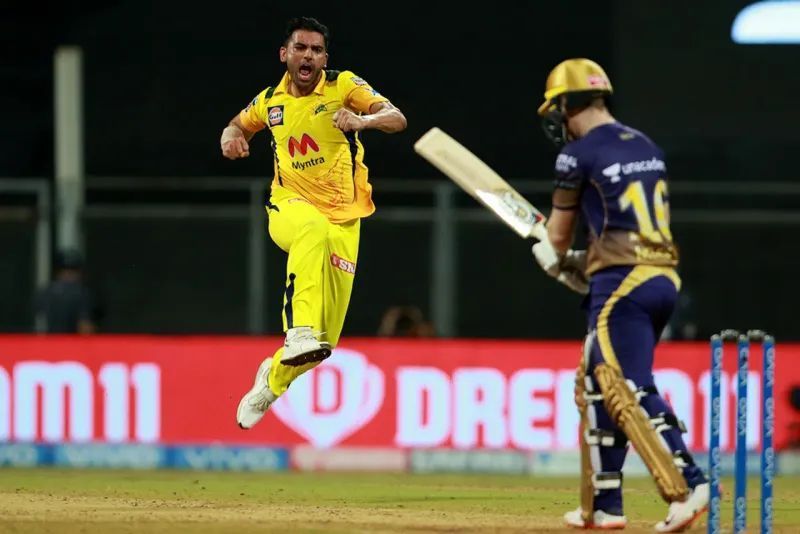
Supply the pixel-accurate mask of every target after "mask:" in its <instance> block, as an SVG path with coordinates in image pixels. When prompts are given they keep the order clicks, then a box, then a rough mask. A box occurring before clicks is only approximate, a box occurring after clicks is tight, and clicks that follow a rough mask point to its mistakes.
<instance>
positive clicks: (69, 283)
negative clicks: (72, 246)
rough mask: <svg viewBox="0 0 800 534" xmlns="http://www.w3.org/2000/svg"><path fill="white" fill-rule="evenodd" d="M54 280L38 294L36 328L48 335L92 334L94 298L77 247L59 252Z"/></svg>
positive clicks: (94, 327) (35, 309) (94, 328)
mask: <svg viewBox="0 0 800 534" xmlns="http://www.w3.org/2000/svg"><path fill="white" fill-rule="evenodd" d="M55 268H56V272H55V276H54V277H53V280H52V281H51V282H50V284H48V285H47V286H46V287H44V288H43V289H41V290H40V291H39V293H38V294H37V295H36V300H35V303H34V313H35V314H36V317H35V325H36V331H37V332H41V333H47V334H92V333H94V332H95V331H96V329H97V328H96V326H95V324H94V321H93V319H92V299H91V294H90V292H89V288H88V287H86V285H85V284H84V283H83V272H82V271H83V258H82V257H81V254H80V253H79V252H78V251H76V250H62V251H60V252H59V253H58V254H57V255H56V264H55Z"/></svg>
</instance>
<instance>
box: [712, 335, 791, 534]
mask: <svg viewBox="0 0 800 534" xmlns="http://www.w3.org/2000/svg"><path fill="white" fill-rule="evenodd" d="M726 341H736V342H737V343H736V348H737V354H738V359H737V361H738V367H737V373H736V427H735V428H736V440H735V443H736V449H735V459H734V493H735V494H734V508H733V532H735V533H737V534H738V533H741V532H745V529H746V527H747V372H748V369H749V365H748V359H749V356H750V342H751V341H755V342H761V348H762V352H763V365H764V367H763V372H762V381H761V418H762V421H761V532H762V533H771V532H772V482H773V478H774V476H775V449H774V448H773V444H772V438H773V431H774V426H775V401H774V398H773V385H774V382H775V339H774V338H773V337H772V336H770V335H768V334H766V333H765V332H762V331H761V330H748V331H747V333H746V334H740V333H739V332H738V331H736V330H723V331H722V332H720V333H719V334H715V335H713V336H711V388H710V389H711V394H710V397H711V414H710V422H711V429H710V432H709V451H708V452H709V454H708V457H709V469H708V471H709V478H710V499H709V510H708V532H709V534H711V533H714V534H717V533H719V532H720V502H721V496H720V487H719V481H720V462H721V452H720V445H719V437H720V423H721V405H720V394H721V379H722V362H723V343H724V342H726Z"/></svg>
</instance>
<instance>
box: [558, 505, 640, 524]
mask: <svg viewBox="0 0 800 534" xmlns="http://www.w3.org/2000/svg"><path fill="white" fill-rule="evenodd" d="M564 522H565V523H566V524H567V525H568V526H570V527H573V528H584V529H593V530H620V529H623V528H625V525H627V524H628V519H627V518H626V517H625V516H624V515H612V514H607V513H605V512H604V511H602V510H595V511H594V514H593V515H592V522H591V523H589V524H588V525H587V524H585V523H584V522H583V517H582V516H581V508H580V507H578V508H576V509H575V510H570V511H569V512H567V513H566V514H564Z"/></svg>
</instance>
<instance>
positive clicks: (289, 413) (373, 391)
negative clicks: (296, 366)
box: [271, 349, 385, 447]
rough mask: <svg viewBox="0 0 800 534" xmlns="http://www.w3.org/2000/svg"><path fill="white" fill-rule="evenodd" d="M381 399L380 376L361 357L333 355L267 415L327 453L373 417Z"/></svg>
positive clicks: (349, 352)
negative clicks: (322, 448)
mask: <svg viewBox="0 0 800 534" xmlns="http://www.w3.org/2000/svg"><path fill="white" fill-rule="evenodd" d="M384 393H385V377H384V374H383V371H381V370H380V369H379V368H378V367H377V366H375V365H373V364H371V363H370V362H369V360H367V358H366V356H364V355H363V354H361V353H360V352H356V351H354V350H349V349H336V350H335V351H334V352H333V355H332V357H331V358H328V359H327V360H325V361H324V362H322V363H321V364H320V365H318V366H317V367H315V368H314V369H312V370H311V371H309V372H307V373H305V374H304V375H302V376H301V377H299V378H298V379H297V380H295V381H294V382H292V387H291V388H289V389H288V390H287V391H286V393H284V394H283V395H282V396H281V398H280V399H279V400H278V401H277V402H276V403H275V404H274V405H273V406H272V410H271V411H273V412H274V413H275V415H276V416H277V417H278V419H280V420H281V421H282V422H283V424H285V425H286V426H288V427H289V428H291V429H292V430H294V431H295V432H297V433H298V434H300V435H301V436H303V437H304V438H305V439H307V440H308V442H309V443H311V444H312V445H314V446H316V447H331V446H333V445H336V444H337V443H339V442H340V441H342V440H344V439H345V438H347V437H348V436H350V435H352V434H353V433H354V432H356V431H357V430H358V429H360V428H361V427H363V426H364V425H366V424H367V423H369V422H370V421H371V420H372V418H373V417H375V415H376V414H377V413H378V410H380V408H381V406H382V405H383V399H384Z"/></svg>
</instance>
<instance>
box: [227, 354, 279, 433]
mask: <svg viewBox="0 0 800 534" xmlns="http://www.w3.org/2000/svg"><path fill="white" fill-rule="evenodd" d="M271 366H272V357H269V358H267V359H266V360H264V361H263V362H261V365H259V366H258V372H257V373H256V380H255V382H254V383H253V387H252V388H250V391H248V392H247V393H245V395H244V397H242V400H240V401H239V408H238V409H237V410H236V422H237V423H239V427H240V428H244V429H245V430H246V429H249V428H253V427H254V426H255V424H256V423H258V422H259V421H261V418H262V417H264V414H265V413H266V412H267V409H268V408H269V406H270V404H272V403H273V402H275V401H276V400H277V398H278V396H277V395H275V394H274V393H273V392H272V390H271V389H269V380H268V379H269V368H270V367H271Z"/></svg>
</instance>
